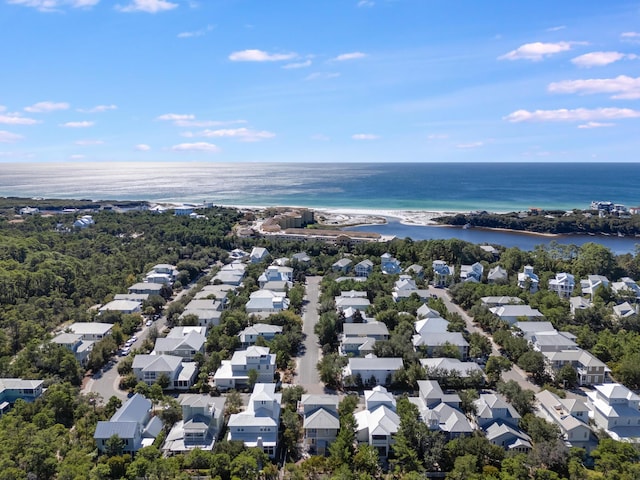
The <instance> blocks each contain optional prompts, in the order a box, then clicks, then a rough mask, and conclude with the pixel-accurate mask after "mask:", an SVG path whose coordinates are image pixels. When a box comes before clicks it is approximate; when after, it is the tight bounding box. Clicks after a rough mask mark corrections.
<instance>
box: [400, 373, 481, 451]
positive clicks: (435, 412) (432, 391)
mask: <svg viewBox="0 0 640 480" xmlns="http://www.w3.org/2000/svg"><path fill="white" fill-rule="evenodd" d="M418 390H419V396H418V397H409V401H410V402H411V403H413V404H415V405H416V406H417V407H418V411H419V412H420V418H421V419H422V421H423V422H425V423H426V424H427V427H429V429H430V430H436V431H441V432H443V433H444V434H445V435H446V436H447V439H449V440H451V439H454V438H457V437H460V436H463V435H470V434H471V433H472V432H473V430H474V427H473V425H472V424H471V423H470V422H469V420H468V419H467V417H466V416H465V415H464V413H462V412H461V411H460V410H459V408H460V397H459V396H458V394H456V393H447V394H445V393H444V392H443V391H442V388H440V385H439V384H438V382H436V381H435V380H418Z"/></svg>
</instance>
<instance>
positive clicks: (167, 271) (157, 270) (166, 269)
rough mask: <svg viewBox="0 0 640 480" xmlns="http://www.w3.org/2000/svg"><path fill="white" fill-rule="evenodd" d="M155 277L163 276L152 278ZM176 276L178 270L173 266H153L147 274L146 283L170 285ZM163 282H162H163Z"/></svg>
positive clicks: (161, 264)
mask: <svg viewBox="0 0 640 480" xmlns="http://www.w3.org/2000/svg"><path fill="white" fill-rule="evenodd" d="M155 275H163V276H164V277H154V276H155ZM177 276H178V269H177V268H176V267H175V265H170V264H168V263H160V264H158V265H154V266H153V268H152V269H151V270H150V271H149V273H147V280H146V281H147V282H152V281H153V282H154V283H167V284H172V283H173V282H174V281H175V279H176V277H177ZM163 280H164V281H163Z"/></svg>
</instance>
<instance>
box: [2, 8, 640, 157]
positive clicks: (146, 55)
mask: <svg viewBox="0 0 640 480" xmlns="http://www.w3.org/2000/svg"><path fill="white" fill-rule="evenodd" d="M0 45H1V46H0V53H1V54H0V61H1V62H2V74H1V75H0V161H2V162H26V161H31V162H44V161H57V162H62V161H147V160H153V161H219V162H242V161H246V162H279V161H283V162H428V161H432V162H442V161H459V162H476V161H477V162H481V161H502V162H589V161H596V162H614V161H617V162H632V161H637V158H638V157H637V155H638V151H640V148H639V147H640V134H639V133H638V132H640V2H627V1H615V0H612V1H607V2H604V1H602V0H585V1H580V2H558V1H547V0H538V1H535V2H533V1H527V2H524V1H522V2H513V1H512V0H511V1H504V0H495V1H494V0H492V1H491V2H481V1H478V0H459V1H455V0H454V1H445V0H441V1H435V0H313V1H311V0H268V1H267V0H0Z"/></svg>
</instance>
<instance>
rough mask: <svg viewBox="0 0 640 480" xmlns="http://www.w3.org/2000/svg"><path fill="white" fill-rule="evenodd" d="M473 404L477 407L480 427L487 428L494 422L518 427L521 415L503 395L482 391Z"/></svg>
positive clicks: (477, 421) (477, 418) (477, 420)
mask: <svg viewBox="0 0 640 480" xmlns="http://www.w3.org/2000/svg"><path fill="white" fill-rule="evenodd" d="M473 404H474V405H475V407H476V415H475V419H476V423H477V424H478V426H479V427H480V428H482V429H486V428H487V427H488V426H490V425H491V424H494V423H500V424H507V425H509V426H511V427H514V428H517V426H518V422H519V421H520V418H521V416H520V414H519V413H518V412H517V410H516V409H515V408H513V405H511V404H510V403H509V402H507V401H506V400H505V399H504V398H502V396H500V395H498V394H495V393H481V394H480V395H479V397H478V398H477V399H476V400H474V402H473Z"/></svg>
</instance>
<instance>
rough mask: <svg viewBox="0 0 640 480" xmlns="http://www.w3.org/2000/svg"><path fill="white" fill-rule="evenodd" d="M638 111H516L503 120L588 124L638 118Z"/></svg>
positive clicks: (613, 109)
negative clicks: (598, 121)
mask: <svg viewBox="0 0 640 480" xmlns="http://www.w3.org/2000/svg"><path fill="white" fill-rule="evenodd" d="M639 117H640V111H638V110H632V109H630V108H595V109H588V108H576V109H574V110H567V109H565V108H562V109H559V110H535V111H533V112H530V111H528V110H517V111H515V112H513V113H510V114H509V115H507V116H506V117H504V118H503V119H504V120H507V121H509V122H512V123H519V122H589V121H597V120H614V119H618V118H639Z"/></svg>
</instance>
